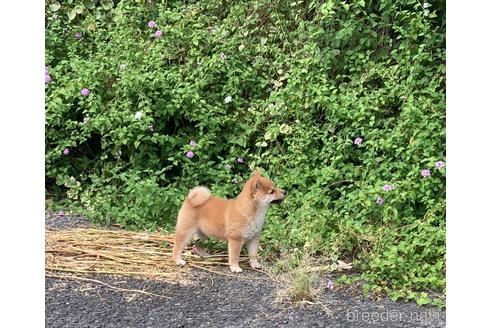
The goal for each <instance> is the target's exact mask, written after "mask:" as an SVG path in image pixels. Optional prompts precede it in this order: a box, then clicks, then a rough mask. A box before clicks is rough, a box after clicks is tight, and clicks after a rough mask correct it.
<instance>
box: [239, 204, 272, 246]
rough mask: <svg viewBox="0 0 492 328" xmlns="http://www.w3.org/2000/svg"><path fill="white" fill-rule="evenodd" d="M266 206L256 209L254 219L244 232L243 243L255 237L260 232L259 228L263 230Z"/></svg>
mask: <svg viewBox="0 0 492 328" xmlns="http://www.w3.org/2000/svg"><path fill="white" fill-rule="evenodd" d="M267 209H268V206H264V207H261V208H259V209H258V211H257V212H256V215H255V217H254V218H253V220H251V222H250V224H249V227H248V229H246V231H244V233H243V237H244V240H245V241H248V240H251V239H253V237H255V236H257V235H258V234H259V233H260V232H261V228H263V223H264V222H265V215H266V212H267Z"/></svg>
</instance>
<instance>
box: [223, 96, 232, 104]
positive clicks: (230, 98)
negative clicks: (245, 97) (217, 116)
mask: <svg viewBox="0 0 492 328" xmlns="http://www.w3.org/2000/svg"><path fill="white" fill-rule="evenodd" d="M231 101H232V97H231V96H227V97H225V99H224V102H225V103H226V104H228V103H230V102H231Z"/></svg>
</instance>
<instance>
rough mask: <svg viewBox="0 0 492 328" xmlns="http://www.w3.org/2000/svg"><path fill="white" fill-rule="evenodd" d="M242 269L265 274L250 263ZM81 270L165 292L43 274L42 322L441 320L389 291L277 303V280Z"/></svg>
mask: <svg viewBox="0 0 492 328" xmlns="http://www.w3.org/2000/svg"><path fill="white" fill-rule="evenodd" d="M82 226H89V224H88V223H87V221H86V220H85V219H84V218H82V217H73V216H67V215H48V216H47V217H46V227H47V229H70V228H73V227H82ZM216 270H221V269H216ZM224 272H225V271H224ZM242 276H243V277H252V278H262V277H264V276H263V275H262V274H261V273H257V272H254V271H249V270H245V271H244V272H243V273H242ZM86 277H87V278H90V279H97V280H100V281H103V282H106V283H108V284H110V285H112V286H117V287H120V288H126V289H139V290H142V289H145V291H147V292H151V293H154V294H159V295H166V296H169V297H170V299H167V298H160V297H157V296H149V295H143V294H139V293H135V292H122V291H115V290H113V289H110V288H108V287H106V286H104V285H101V284H97V283H94V282H88V281H79V280H72V279H54V278H49V277H47V278H46V297H45V303H46V327H94V328H95V327H131V328H137V327H445V315H446V314H445V311H444V310H439V309H436V308H434V307H419V306H417V305H416V304H414V303H405V302H393V301H391V300H389V299H383V300H381V301H379V302H376V301H374V300H371V299H367V298H363V297H360V296H354V295H353V294H350V293H347V292H335V291H329V290H324V291H323V293H322V296H321V301H322V305H308V306H305V307H302V308H298V307H297V308H295V307H292V306H291V305H290V304H286V303H282V304H279V303H277V302H275V297H276V285H275V283H274V282H272V281H270V280H267V279H264V280H263V279H238V278H234V277H226V276H222V275H217V274H213V273H209V272H204V271H200V270H195V271H192V279H191V283H190V284H186V285H183V284H179V283H172V282H164V281H156V280H151V279H136V278H129V277H118V276H106V275H91V276H86ZM329 313H331V314H329Z"/></svg>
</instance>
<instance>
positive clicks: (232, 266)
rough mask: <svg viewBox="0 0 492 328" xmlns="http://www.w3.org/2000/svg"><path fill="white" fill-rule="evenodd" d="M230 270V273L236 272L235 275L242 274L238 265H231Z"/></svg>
mask: <svg viewBox="0 0 492 328" xmlns="http://www.w3.org/2000/svg"><path fill="white" fill-rule="evenodd" d="M230 268H231V272H236V273H240V272H243V269H241V268H240V267H239V265H231V266H230Z"/></svg>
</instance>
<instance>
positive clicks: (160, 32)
mask: <svg viewBox="0 0 492 328" xmlns="http://www.w3.org/2000/svg"><path fill="white" fill-rule="evenodd" d="M161 35H162V31H160V30H159V31H155V33H154V36H155V37H156V38H160V37H161Z"/></svg>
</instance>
